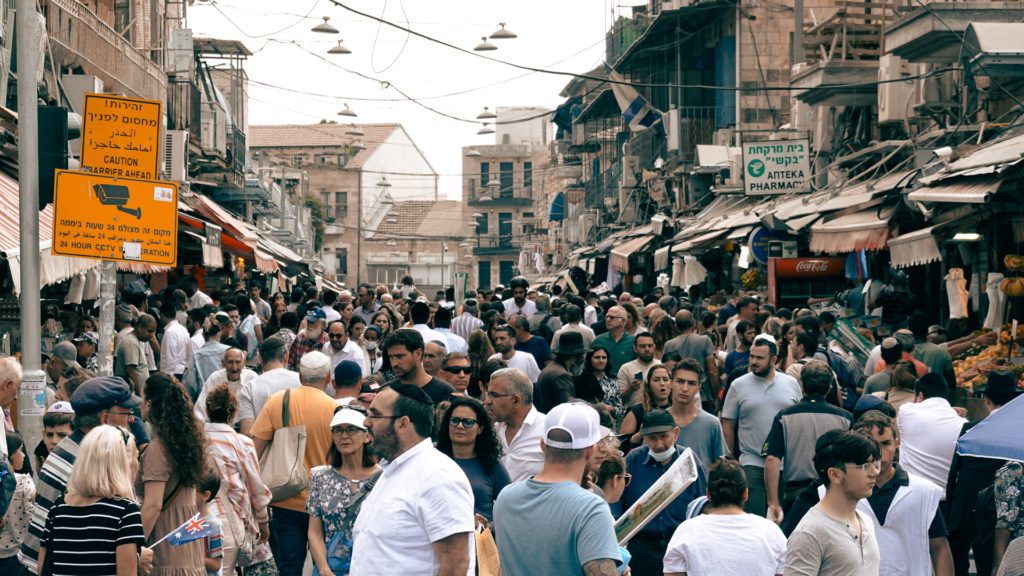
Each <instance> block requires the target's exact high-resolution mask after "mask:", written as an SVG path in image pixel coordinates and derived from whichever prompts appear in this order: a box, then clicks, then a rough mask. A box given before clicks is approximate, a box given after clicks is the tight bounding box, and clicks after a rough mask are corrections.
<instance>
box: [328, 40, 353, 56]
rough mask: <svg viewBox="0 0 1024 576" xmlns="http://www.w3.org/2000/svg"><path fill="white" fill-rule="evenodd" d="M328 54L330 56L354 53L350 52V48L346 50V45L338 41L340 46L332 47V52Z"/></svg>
mask: <svg viewBox="0 0 1024 576" xmlns="http://www.w3.org/2000/svg"><path fill="white" fill-rule="evenodd" d="M327 53H328V54H351V53H352V51H351V50H349V49H348V48H346V47H345V45H344V44H342V43H341V40H338V45H337V46H331V48H330V50H328V51H327Z"/></svg>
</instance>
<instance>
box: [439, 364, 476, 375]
mask: <svg viewBox="0 0 1024 576" xmlns="http://www.w3.org/2000/svg"><path fill="white" fill-rule="evenodd" d="M444 371H445V372H447V373H449V374H470V373H471V372H473V368H472V367H470V366H448V367H447V368H445V369H444Z"/></svg>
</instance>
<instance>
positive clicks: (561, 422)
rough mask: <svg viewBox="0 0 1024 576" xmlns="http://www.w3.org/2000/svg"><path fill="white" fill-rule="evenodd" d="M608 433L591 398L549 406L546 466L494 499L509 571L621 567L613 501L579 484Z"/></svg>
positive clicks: (509, 575) (589, 571) (513, 574)
mask: <svg viewBox="0 0 1024 576" xmlns="http://www.w3.org/2000/svg"><path fill="white" fill-rule="evenodd" d="M603 439H604V436H603V433H602V430H601V424H600V421H599V419H598V415H597V411H596V410H594V409H593V408H592V407H590V406H589V405H587V404H583V403H579V402H568V403H565V404H559V405H558V406H555V407H554V408H552V409H551V412H549V413H548V415H547V418H546V419H545V432H544V436H543V437H542V438H541V445H542V446H543V449H544V468H543V469H542V470H541V472H540V474H537V475H536V476H534V477H532V478H528V479H526V480H523V481H521V482H517V483H515V484H512V485H511V486H508V487H507V488H505V489H504V490H502V492H501V494H499V495H498V500H497V502H495V504H494V525H495V528H496V530H497V540H498V555H499V556H500V558H501V571H502V574H505V575H506V576H517V575H520V574H522V575H533V574H560V575H567V574H579V575H583V574H586V575H588V576H590V575H595V574H600V575H609V576H610V575H613V574H617V573H618V570H617V565H618V564H620V563H621V561H622V556H621V554H620V552H619V545H618V542H616V540H615V531H614V529H613V528H612V524H613V522H614V521H613V519H612V515H611V512H610V511H609V509H608V505H607V504H606V503H605V501H604V500H603V499H601V498H600V497H599V496H597V495H596V494H594V493H592V492H588V491H587V490H584V489H583V488H581V487H580V480H581V479H582V478H583V474H584V473H585V472H586V467H587V460H588V459H589V458H590V455H591V453H592V452H593V451H594V450H595V447H594V446H595V444H597V443H598V442H599V441H601V440H603Z"/></svg>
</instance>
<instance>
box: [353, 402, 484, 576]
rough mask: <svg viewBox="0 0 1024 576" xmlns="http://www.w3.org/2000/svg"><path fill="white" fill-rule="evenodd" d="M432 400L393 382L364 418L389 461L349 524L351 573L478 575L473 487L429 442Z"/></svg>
mask: <svg viewBox="0 0 1024 576" xmlns="http://www.w3.org/2000/svg"><path fill="white" fill-rule="evenodd" d="M434 418H435V417H434V402H433V401H432V400H431V399H430V396H428V395H427V393H426V392H424V391H423V390H422V389H421V388H419V387H417V386H416V385H415V384H401V383H393V384H391V385H390V386H388V387H386V388H384V389H382V390H381V391H380V392H379V393H378V394H377V396H376V397H375V398H374V399H373V403H372V404H371V405H370V409H369V411H368V414H367V416H366V427H367V430H368V431H369V432H370V433H371V434H372V435H373V442H372V443H371V444H370V450H371V451H372V452H373V453H375V454H377V455H379V456H381V457H382V458H384V459H385V460H386V461H387V463H386V464H385V465H384V466H383V467H384V471H383V473H381V475H380V477H379V478H378V479H377V482H376V485H375V486H374V489H373V490H372V491H371V492H370V494H369V495H368V496H366V498H365V499H364V500H363V505H362V508H361V509H360V512H359V515H358V516H357V517H356V521H355V525H354V526H353V528H352V540H353V543H352V564H351V566H350V569H349V573H350V574H443V575H448V576H450V575H453V574H459V575H461V574H466V575H467V576H472V575H473V574H475V572H476V569H475V562H474V556H475V554H474V551H475V539H474V528H475V521H474V516H473V490H472V488H471V487H470V484H469V480H468V479H467V478H466V474H465V473H464V472H463V471H462V469H461V468H459V466H458V465H457V464H456V463H455V462H454V461H453V460H452V459H450V458H448V457H447V456H445V455H444V454H442V453H441V452H439V451H438V450H437V449H436V448H434V446H433V445H432V444H431V442H430V433H431V430H432V429H433V425H434Z"/></svg>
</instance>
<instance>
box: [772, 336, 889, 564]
mask: <svg viewBox="0 0 1024 576" xmlns="http://www.w3.org/2000/svg"><path fill="white" fill-rule="evenodd" d="M756 346H757V344H756V342H755V347H756ZM880 458H881V454H880V452H879V449H878V443H877V442H875V441H874V440H873V439H871V438H866V437H864V436H861V435H860V434H856V433H854V432H848V431H843V430H829V431H828V432H826V433H825V435H824V436H822V437H821V438H819V439H818V442H817V443H816V444H815V446H814V469H815V470H817V472H818V478H819V479H820V480H821V482H822V483H823V484H824V485H825V496H824V498H822V500H821V502H818V504H817V505H815V506H814V507H813V508H811V510H810V511H808V512H807V515H806V516H804V517H803V519H802V520H801V521H800V524H798V525H797V527H796V530H794V531H793V534H792V535H791V536H790V537H789V541H788V542H787V543H786V571H785V573H786V576H790V575H794V576H817V575H819V574H825V575H833V574H835V575H838V574H878V573H879V572H878V569H879V564H880V558H879V551H878V541H877V540H876V538H875V531H874V528H873V526H872V523H871V519H870V518H868V516H867V515H866V514H864V513H863V512H861V511H860V510H858V509H857V503H858V502H860V500H861V499H862V498H867V497H868V496H870V495H871V492H872V490H873V489H874V487H875V479H876V478H877V477H878V471H879V470H880V468H881V462H880Z"/></svg>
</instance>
